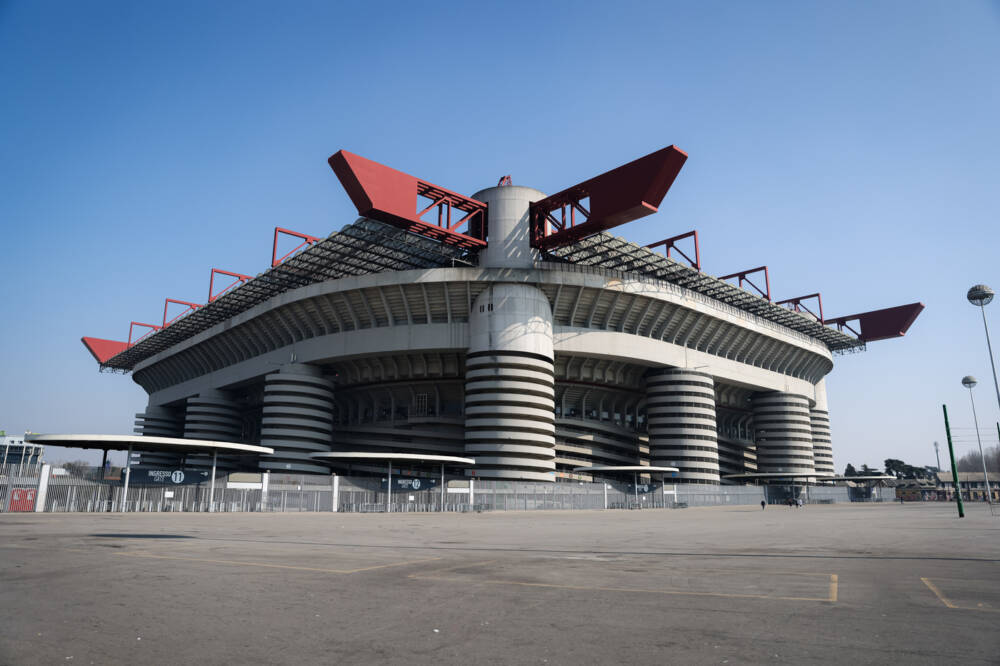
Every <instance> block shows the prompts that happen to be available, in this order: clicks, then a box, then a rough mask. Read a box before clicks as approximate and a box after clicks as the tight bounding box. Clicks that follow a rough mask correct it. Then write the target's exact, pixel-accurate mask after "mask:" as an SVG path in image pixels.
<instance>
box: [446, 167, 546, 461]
mask: <svg viewBox="0 0 1000 666" xmlns="http://www.w3.org/2000/svg"><path fill="white" fill-rule="evenodd" d="M474 196H475V198H476V199H478V200H480V201H484V202H486V203H487V204H489V247H487V248H486V249H485V250H483V251H482V252H480V254H479V265H480V266H482V267H486V268H531V267H532V266H533V265H534V262H535V259H536V255H537V252H536V251H535V250H532V249H531V242H530V241H531V239H530V236H529V223H528V206H529V204H530V203H531V202H532V201H538V200H540V199H544V198H545V195H544V194H542V193H541V192H539V191H538V190H533V189H531V188H529V187H515V186H508V187H491V188H489V189H487V190H483V191H481V192H477V193H476V194H475V195H474ZM469 340H470V342H469V353H468V355H467V356H466V363H465V365H466V375H465V452H466V453H467V454H468V455H469V456H472V457H474V458H475V459H476V463H477V464H476V468H475V475H476V476H482V477H487V478H496V479H525V480H535V481H553V480H555V475H554V474H553V472H555V467H556V463H555V445H556V438H555V403H554V400H555V372H554V370H553V350H552V309H551V308H550V307H549V300H548V298H546V297H545V294H544V293H543V292H542V291H541V290H539V289H538V288H536V287H533V286H531V285H525V284H505V283H499V282H498V283H493V284H491V285H490V287H489V288H487V289H486V291H484V292H483V293H481V294H480V295H479V297H478V298H476V302H475V304H474V305H473V307H472V312H471V313H470V315H469Z"/></svg>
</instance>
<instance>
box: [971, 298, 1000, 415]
mask: <svg viewBox="0 0 1000 666" xmlns="http://www.w3.org/2000/svg"><path fill="white" fill-rule="evenodd" d="M965 297H966V298H968V299H969V302H970V303H972V304H973V305H978V306H979V311H980V312H981V313H982V315H983V330H984V331H986V350H987V351H988V352H989V354H990V368H992V369H993V388H994V389H996V392H997V406H998V407H1000V384H998V383H997V366H996V364H995V363H994V362H993V345H991V344H990V328H989V326H987V325H986V306H987V305H989V304H990V302H991V301H992V300H993V290H992V289H990V288H989V287H987V286H986V285H985V284H977V285H975V286H973V287H971V288H970V289H969V292H968V293H967V294H966V295H965Z"/></svg>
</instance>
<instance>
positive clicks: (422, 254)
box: [88, 218, 469, 371]
mask: <svg viewBox="0 0 1000 666" xmlns="http://www.w3.org/2000/svg"><path fill="white" fill-rule="evenodd" d="M466 255H467V251H466V250H464V249H462V248H459V247H455V246H453V245H444V244H442V243H438V242H436V241H433V240H431V239H429V238H425V237H423V236H418V235H416V234H411V233H408V232H406V231H403V230H402V229H397V228H396V227H393V226H390V225H388V224H385V223H383V222H376V221H375V220H369V219H365V218H361V219H359V220H357V221H356V222H354V223H353V224H349V225H347V226H345V227H344V228H343V229H341V230H340V231H336V232H334V233H332V234H330V235H329V236H327V237H326V238H324V239H322V240H320V241H317V242H316V243H314V244H312V245H310V246H309V247H307V248H306V249H304V250H302V251H301V252H299V253H298V254H296V255H295V256H293V257H291V258H289V259H287V260H285V261H284V262H282V263H280V264H278V265H277V266H274V267H272V268H269V269H267V270H266V271H264V272H263V273H260V274H258V275H257V276H256V277H254V278H252V279H250V280H248V281H246V282H244V283H242V284H240V285H239V286H236V287H234V288H233V289H231V290H229V291H227V292H226V293H224V294H222V295H221V296H219V297H218V298H216V299H214V300H213V301H212V302H210V303H206V304H205V305H203V306H201V307H199V308H198V309H196V310H194V311H193V312H191V313H190V314H187V315H185V316H184V317H181V318H180V319H178V320H177V321H175V322H173V323H172V324H170V325H169V326H166V327H165V328H161V329H160V330H158V331H156V332H154V333H152V334H150V335H147V336H146V337H144V338H142V339H141V340H140V341H139V342H137V343H135V344H133V345H132V346H131V347H128V346H127V345H126V346H125V348H124V349H122V350H121V351H119V352H118V353H117V354H115V355H114V356H112V357H111V358H108V359H106V360H105V361H103V362H102V363H101V368H102V369H111V370H122V371H129V370H132V369H133V368H134V367H135V366H136V364H138V363H139V362H140V361H144V360H146V359H147V358H150V357H151V356H154V355H156V354H158V353H160V352H161V351H164V350H166V349H169V348H170V347H172V346H174V345H176V344H178V343H179V342H182V341H184V340H187V339H188V338H191V337H193V336H195V335H197V334H198V333H201V332H202V331H205V330H207V329H209V328H211V327H212V326H215V325H216V324H220V323H222V322H224V321H226V320H228V319H230V318H232V317H234V316H236V315H238V314H240V313H242V312H246V311H247V310H249V309H250V308H252V307H254V306H255V305H257V304H259V303H263V302H264V301H266V300H268V299H270V298H272V297H273V296H277V295H278V294H281V293H283V292H286V291H290V290H292V289H297V288H299V287H304V286H305V285H308V284H313V283H316V282H325V281H327V280H336V279H338V278H342V277H348V276H351V275H364V274H366V273H381V272H383V271H403V270H408V269H412V268H442V267H445V266H454V265H455V264H468V263H469V262H468V261H467V260H466ZM91 340H92V339H91ZM97 342H98V343H108V342H112V343H114V341H105V340H98V341H97ZM114 344H117V345H124V344H125V343H114ZM105 347H109V348H111V347H110V346H109V345H107V344H105ZM88 349H91V353H94V355H95V357H96V358H98V360H99V361H100V358H99V357H98V354H97V353H95V351H94V349H92V348H91V347H90V346H89V345H88ZM111 349H112V351H114V349H113V348H111Z"/></svg>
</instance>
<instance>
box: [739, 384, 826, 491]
mask: <svg viewBox="0 0 1000 666" xmlns="http://www.w3.org/2000/svg"><path fill="white" fill-rule="evenodd" d="M753 423H754V431H755V433H756V437H755V439H756V442H757V471H758V472H771V473H773V472H788V473H794V474H806V473H814V472H815V471H816V469H815V467H814V464H813V447H812V421H811V419H810V414H809V398H807V397H806V396H804V395H797V394H795V393H783V392H779V391H774V392H769V393H758V394H756V395H755V396H754V397H753Z"/></svg>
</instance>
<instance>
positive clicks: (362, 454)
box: [309, 451, 476, 465]
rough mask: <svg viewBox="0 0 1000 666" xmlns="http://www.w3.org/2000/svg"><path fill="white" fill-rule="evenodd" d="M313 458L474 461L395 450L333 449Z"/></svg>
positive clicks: (437, 462) (327, 461) (332, 461)
mask: <svg viewBox="0 0 1000 666" xmlns="http://www.w3.org/2000/svg"><path fill="white" fill-rule="evenodd" d="M309 457H310V458H312V459H313V460H319V461H322V462H325V463H329V464H333V463H337V462H341V461H345V462H352V461H358V460H379V461H382V460H392V461H406V462H426V463H434V464H440V463H448V464H452V465H475V464H476V461H475V460H474V459H473V458H462V457H460V456H442V455H435V454H428V455H424V454H422V453H402V452H399V453H396V452H392V451H389V452H378V453H372V452H368V451H334V452H332V453H328V452H323V453H313V454H310V456H309Z"/></svg>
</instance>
